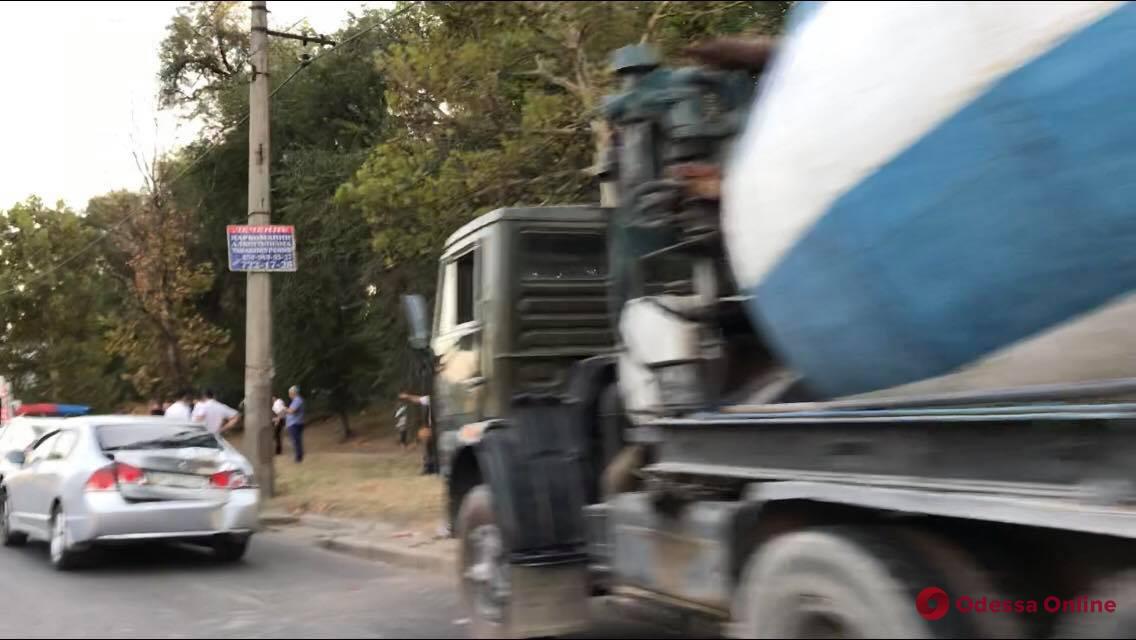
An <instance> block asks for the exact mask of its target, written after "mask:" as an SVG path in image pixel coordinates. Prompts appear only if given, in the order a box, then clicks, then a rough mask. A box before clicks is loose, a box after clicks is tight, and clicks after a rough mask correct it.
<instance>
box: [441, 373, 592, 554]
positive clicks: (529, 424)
mask: <svg viewBox="0 0 1136 640" xmlns="http://www.w3.org/2000/svg"><path fill="white" fill-rule="evenodd" d="M578 411H579V406H578V404H577V403H575V402H573V401H572V400H570V399H564V398H560V397H557V396H536V395H532V396H519V397H518V398H516V399H515V400H514V402H513V406H512V408H511V410H510V416H509V419H508V420H507V421H494V422H495V424H494V425H492V428H487V429H484V430H482V432H481V434H480V438H479V439H478V440H477V442H476V443H475V444H471V445H467V446H466V449H465V450H464V451H462V452H461V454H460V455H458V456H456V457H455V460H456V463H455V467H454V473H453V475H452V480H451V483H450V485H451V492H453V493H456V492H458V491H466V492H468V491H469V490H472V488H473V487H471V486H468V485H469V484H470V482H472V481H479V482H478V484H484V485H486V486H487V487H488V488H489V490H490V492H491V494H492V498H493V509H494V511H495V515H496V517H497V522H498V523H499V525H500V528H501V534H502V537H503V538H504V542H505V544H506V548H508V549H509V550H510V553H511V554H512V561H513V562H514V563H516V564H532V563H547V562H556V561H569V560H573V559H582V558H584V557H585V543H586V535H585V525H584V506H585V505H586V503H587V495H586V492H587V488H588V484H587V482H588V474H587V471H588V470H589V466H588V456H587V446H586V439H585V438H584V437H582V434H581V433H580V430H579V428H578V419H579V416H578ZM473 463H476V472H477V473H476V477H473V474H472V473H471V465H472V464H473ZM459 476H460V478H459ZM474 486H477V485H476V484H475V485H474ZM457 508H459V509H460V501H459V502H458V506H457ZM455 513H456V510H455Z"/></svg>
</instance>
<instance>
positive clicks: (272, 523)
mask: <svg viewBox="0 0 1136 640" xmlns="http://www.w3.org/2000/svg"><path fill="white" fill-rule="evenodd" d="M299 521H300V518H299V516H294V515H291V514H288V513H262V514H260V526H261V527H278V526H281V525H287V524H296V523H297V522H299Z"/></svg>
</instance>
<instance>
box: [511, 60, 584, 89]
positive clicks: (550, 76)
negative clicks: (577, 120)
mask: <svg viewBox="0 0 1136 640" xmlns="http://www.w3.org/2000/svg"><path fill="white" fill-rule="evenodd" d="M521 75H527V76H536V77H538V78H544V79H545V80H546V81H548V82H549V83H551V84H554V85H556V86H558V87H562V88H564V89H567V90H568V91H571V92H572V93H574V94H576V95H577V96H583V95H584V92H583V89H581V87H580V85H578V84H576V83H574V82H572V81H571V80H569V79H568V78H565V77H564V76H558V75H556V74H555V73H553V72H552V70H551V69H549V68H548V67H547V66H546V65H545V63H544V58H542V57H540V56H537V57H536V69H533V70H531V71H522V72H521Z"/></svg>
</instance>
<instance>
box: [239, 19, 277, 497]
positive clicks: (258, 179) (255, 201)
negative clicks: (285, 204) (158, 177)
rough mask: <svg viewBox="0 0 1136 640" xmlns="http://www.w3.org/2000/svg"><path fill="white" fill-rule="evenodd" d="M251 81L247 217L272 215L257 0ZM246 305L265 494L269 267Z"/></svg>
mask: <svg viewBox="0 0 1136 640" xmlns="http://www.w3.org/2000/svg"><path fill="white" fill-rule="evenodd" d="M249 46H250V47H251V51H252V60H251V63H252V84H251V86H250V88H249V186H248V223H249V224H250V225H267V224H269V221H270V220H271V211H272V209H271V185H270V184H269V175H270V174H269V166H268V165H269V159H270V153H269V151H270V147H269V103H268V101H269V75H268V7H267V6H266V4H265V0H253V2H252V30H251V33H250V34H249ZM247 277H248V291H247V296H246V302H245V304H246V306H245V453H246V454H247V455H249V457H250V458H251V459H252V462H253V468H254V472H255V474H256V479H257V483H258V484H259V485H260V490H261V492H262V493H263V495H264V496H265V497H272V496H273V495H275V493H276V471H275V469H274V468H273V452H274V450H275V449H274V447H273V443H272V424H271V415H272V406H271V405H272V279H271V275H270V274H269V273H267V272H257V271H250V272H249V273H248V276H247Z"/></svg>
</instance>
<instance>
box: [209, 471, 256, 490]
mask: <svg viewBox="0 0 1136 640" xmlns="http://www.w3.org/2000/svg"><path fill="white" fill-rule="evenodd" d="M209 484H210V485H212V486H213V487H214V488H217V489H240V488H241V487H247V486H249V485H250V484H251V483H250V482H249V477H248V476H246V475H245V474H243V473H241V472H240V471H218V472H217V473H214V474H213V475H211V476H209Z"/></svg>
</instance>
